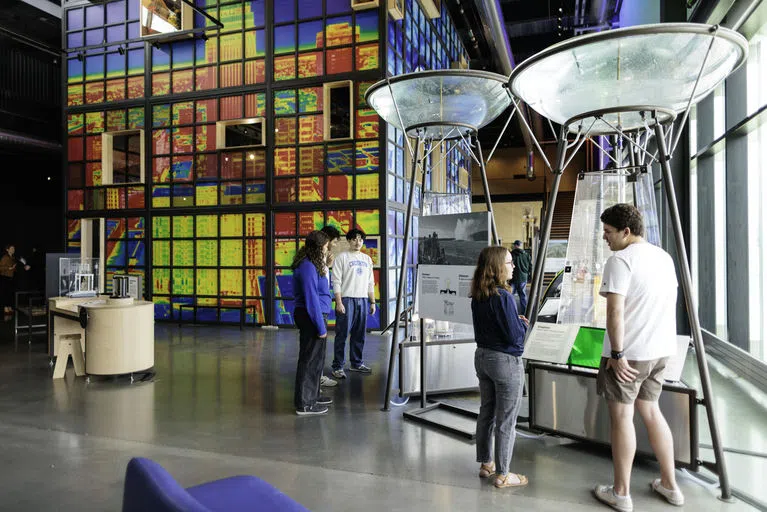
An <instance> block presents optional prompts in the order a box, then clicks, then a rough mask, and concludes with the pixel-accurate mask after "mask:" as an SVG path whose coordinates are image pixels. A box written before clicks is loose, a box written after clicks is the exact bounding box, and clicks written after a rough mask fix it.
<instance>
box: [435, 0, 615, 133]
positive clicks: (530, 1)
mask: <svg viewBox="0 0 767 512" xmlns="http://www.w3.org/2000/svg"><path fill="white" fill-rule="evenodd" d="M443 1H444V2H445V3H446V5H447V7H448V10H449V11H450V14H451V16H452V18H453V20H454V21H455V22H456V24H457V26H458V30H459V33H460V34H461V37H462V40H463V43H464V45H465V46H466V49H467V51H468V53H469V58H470V59H471V68H472V69H485V70H488V71H494V72H497V73H503V71H502V70H501V69H499V63H498V61H497V59H496V58H494V56H495V55H496V52H497V51H498V50H497V48H499V47H501V46H500V45H498V44H497V42H496V41H488V35H489V31H488V30H487V20H484V19H481V17H480V11H479V9H478V6H477V4H478V3H481V0H443ZM622 3H623V2H622V0H498V4H499V5H500V8H501V15H502V17H503V20H504V22H505V29H506V34H507V36H508V40H509V47H510V49H511V54H512V61H513V63H514V64H515V65H516V64H520V63H521V62H523V61H524V60H525V59H527V58H528V57H531V56H533V55H535V54H536V53H538V52H539V51H541V50H544V49H545V48H547V47H549V46H551V45H553V44H556V43H558V42H560V41H563V40H565V39H568V38H570V37H573V36H575V35H579V34H582V33H588V32H592V31H597V30H605V29H609V28H614V26H615V24H617V22H618V18H619V14H620V10H621V6H622ZM507 119H508V113H506V114H503V115H501V116H500V117H499V118H498V119H496V121H494V122H493V123H491V124H490V125H488V126H487V127H485V128H483V129H482V130H481V131H480V140H481V141H482V144H483V146H490V147H492V144H494V143H495V141H496V140H497V138H498V136H499V135H500V133H501V130H502V129H503V125H504V124H505V122H506V120H507ZM537 121H538V122H534V123H533V124H534V125H535V126H536V127H537V129H536V135H537V137H538V138H539V140H540V139H552V138H553V136H552V134H551V130H550V129H549V128H548V126H544V124H543V123H542V122H540V121H541V120H540V119H538V120H537ZM524 145H525V144H524V140H523V138H522V132H521V129H520V126H519V123H517V122H512V123H510V125H509V128H508V130H507V132H506V134H505V135H504V137H503V138H502V139H501V141H500V144H499V146H500V147H519V146H524Z"/></svg>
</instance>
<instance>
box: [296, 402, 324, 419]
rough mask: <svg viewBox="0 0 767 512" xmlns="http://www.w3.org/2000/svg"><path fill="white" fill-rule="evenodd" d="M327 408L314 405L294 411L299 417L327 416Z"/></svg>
mask: <svg viewBox="0 0 767 512" xmlns="http://www.w3.org/2000/svg"><path fill="white" fill-rule="evenodd" d="M327 412H328V408H327V407H325V406H324V405H319V404H314V405H312V406H310V407H302V408H301V409H296V414H298V415H299V416H319V415H320V414H327Z"/></svg>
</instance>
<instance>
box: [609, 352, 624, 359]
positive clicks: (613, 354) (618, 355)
mask: <svg viewBox="0 0 767 512" xmlns="http://www.w3.org/2000/svg"><path fill="white" fill-rule="evenodd" d="M610 357H612V358H613V359H620V358H622V357H623V352H618V351H617V350H611V351H610Z"/></svg>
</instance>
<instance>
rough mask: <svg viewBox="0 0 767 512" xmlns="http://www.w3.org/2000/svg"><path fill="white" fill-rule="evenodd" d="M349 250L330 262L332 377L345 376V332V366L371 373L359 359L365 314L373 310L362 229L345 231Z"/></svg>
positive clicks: (370, 272)
mask: <svg viewBox="0 0 767 512" xmlns="http://www.w3.org/2000/svg"><path fill="white" fill-rule="evenodd" d="M346 239H347V240H348V241H349V250H348V251H346V252H342V253H341V254H339V255H338V257H336V259H335V261H334V262H333V273H332V276H333V291H334V294H335V299H336V339H335V342H334V357H333V377H335V378H337V379H345V378H346V373H344V363H345V361H344V353H345V352H346V337H347V335H348V336H349V364H350V366H349V370H351V371H354V372H361V373H371V372H372V370H371V369H370V368H369V367H368V366H366V365H365V364H364V363H363V361H362V349H363V347H364V346H365V330H366V329H367V321H368V314H371V315H372V314H374V313H375V311H376V305H375V294H374V290H375V280H374V279H373V260H371V259H370V256H368V255H367V254H364V253H363V252H361V251H360V249H362V245H363V243H364V241H365V233H364V232H363V231H362V230H360V229H352V230H350V231H349V232H348V233H347V234H346Z"/></svg>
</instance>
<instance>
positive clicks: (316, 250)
mask: <svg viewBox="0 0 767 512" xmlns="http://www.w3.org/2000/svg"><path fill="white" fill-rule="evenodd" d="M329 241H330V239H329V238H328V235H326V234H325V233H323V232H322V231H312V232H311V233H309V235H308V236H307V237H306V243H305V244H304V246H303V247H301V249H299V250H298V252H296V255H295V256H294V257H293V264H292V265H291V268H292V269H293V270H295V269H296V268H298V265H299V264H300V263H301V261H302V260H303V259H304V258H306V259H308V260H309V261H311V262H312V264H313V265H314V268H316V269H317V273H318V274H319V275H321V276H322V275H325V272H326V271H327V267H325V256H324V255H323V254H322V248H323V247H324V246H325V244H327V243H328V242H329Z"/></svg>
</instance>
